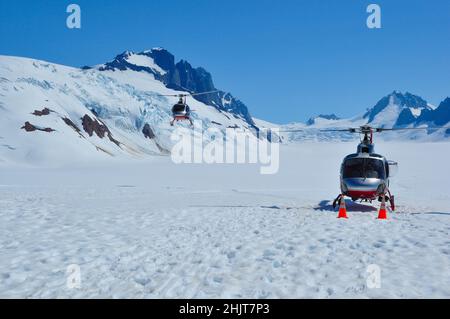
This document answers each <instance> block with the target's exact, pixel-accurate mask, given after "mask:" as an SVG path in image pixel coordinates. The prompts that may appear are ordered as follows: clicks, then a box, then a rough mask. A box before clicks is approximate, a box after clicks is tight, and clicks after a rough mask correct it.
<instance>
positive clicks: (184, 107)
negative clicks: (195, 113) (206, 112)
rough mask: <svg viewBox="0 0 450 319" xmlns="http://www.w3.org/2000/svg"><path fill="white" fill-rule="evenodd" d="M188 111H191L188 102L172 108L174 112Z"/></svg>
mask: <svg viewBox="0 0 450 319" xmlns="http://www.w3.org/2000/svg"><path fill="white" fill-rule="evenodd" d="M184 112H186V113H188V112H189V106H187V105H186V104H181V103H180V104H175V105H174V106H173V108H172V113H184Z"/></svg>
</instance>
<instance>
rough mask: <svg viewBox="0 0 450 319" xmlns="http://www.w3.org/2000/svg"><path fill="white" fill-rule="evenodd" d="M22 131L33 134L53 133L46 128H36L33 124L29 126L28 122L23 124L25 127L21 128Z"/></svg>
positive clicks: (50, 129) (52, 130)
mask: <svg viewBox="0 0 450 319" xmlns="http://www.w3.org/2000/svg"><path fill="white" fill-rule="evenodd" d="M21 129H22V130H25V131H27V132H34V131H42V132H47V133H51V132H54V131H55V130H54V129H52V128H50V127H47V128H40V127H37V126H35V125H33V124H31V123H30V122H25V125H24V126H22V127H21Z"/></svg>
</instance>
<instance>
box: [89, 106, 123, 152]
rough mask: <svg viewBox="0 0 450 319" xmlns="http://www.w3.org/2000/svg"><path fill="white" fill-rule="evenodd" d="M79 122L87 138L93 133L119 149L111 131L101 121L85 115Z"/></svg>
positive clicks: (118, 144)
mask: <svg viewBox="0 0 450 319" xmlns="http://www.w3.org/2000/svg"><path fill="white" fill-rule="evenodd" d="M81 120H82V124H83V129H84V131H85V132H86V133H88V135H89V136H92V135H94V133H95V134H96V135H97V136H98V137H100V138H104V137H105V136H107V137H108V138H109V140H110V141H111V142H113V143H114V144H116V145H117V146H119V147H120V142H119V141H117V140H116V139H114V138H113V136H112V134H111V131H110V130H109V128H108V127H107V126H106V125H105V124H104V123H103V122H102V121H98V120H97V119H92V118H91V117H90V116H89V115H87V114H85V115H84V116H83V118H82V119H81Z"/></svg>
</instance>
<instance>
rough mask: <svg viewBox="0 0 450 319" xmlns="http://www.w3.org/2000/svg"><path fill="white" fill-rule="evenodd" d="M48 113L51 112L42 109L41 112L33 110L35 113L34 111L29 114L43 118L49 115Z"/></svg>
mask: <svg viewBox="0 0 450 319" xmlns="http://www.w3.org/2000/svg"><path fill="white" fill-rule="evenodd" d="M50 112H51V110H50V109H48V108H44V109H43V110H42V111H39V110H35V111H34V112H33V113H31V114H33V115H36V116H44V115H49V114H50Z"/></svg>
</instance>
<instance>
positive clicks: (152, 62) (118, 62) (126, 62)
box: [98, 48, 256, 128]
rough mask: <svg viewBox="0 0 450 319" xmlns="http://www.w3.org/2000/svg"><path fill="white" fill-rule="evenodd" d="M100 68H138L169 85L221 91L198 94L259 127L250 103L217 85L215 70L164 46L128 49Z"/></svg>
mask: <svg viewBox="0 0 450 319" xmlns="http://www.w3.org/2000/svg"><path fill="white" fill-rule="evenodd" d="M98 70H99V71H135V72H145V73H149V74H151V75H153V77H154V78H155V80H157V81H160V82H162V83H163V84H164V85H165V86H166V87H167V88H169V89H173V90H177V91H189V92H192V93H199V92H207V91H208V92H209V91H218V92H216V93H211V94H206V95H199V96H195V97H194V98H195V99H196V100H197V101H199V102H202V103H204V104H206V105H209V106H212V107H215V108H216V109H217V110H218V111H219V112H229V113H231V114H233V115H234V117H236V118H238V119H243V120H244V121H245V122H247V123H248V125H249V126H251V127H254V128H256V126H255V123H254V121H253V118H252V116H251V115H250V113H249V111H248V108H247V106H246V105H245V104H244V103H242V102H241V101H239V100H238V99H236V98H235V97H233V96H232V95H231V94H230V93H228V92H225V91H221V90H219V89H217V88H216V87H215V86H214V82H213V78H212V75H211V73H209V72H208V71H207V70H206V69H204V68H202V67H193V66H192V65H191V64H190V63H189V62H188V61H187V60H184V59H181V60H180V61H179V62H175V57H174V55H173V54H171V53H170V52H169V51H167V50H166V49H163V48H154V49H151V50H146V51H143V52H139V53H134V52H132V51H125V52H124V53H122V54H119V55H118V56H116V58H115V59H114V60H113V61H111V62H108V63H105V64H103V65H101V66H99V67H98Z"/></svg>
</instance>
